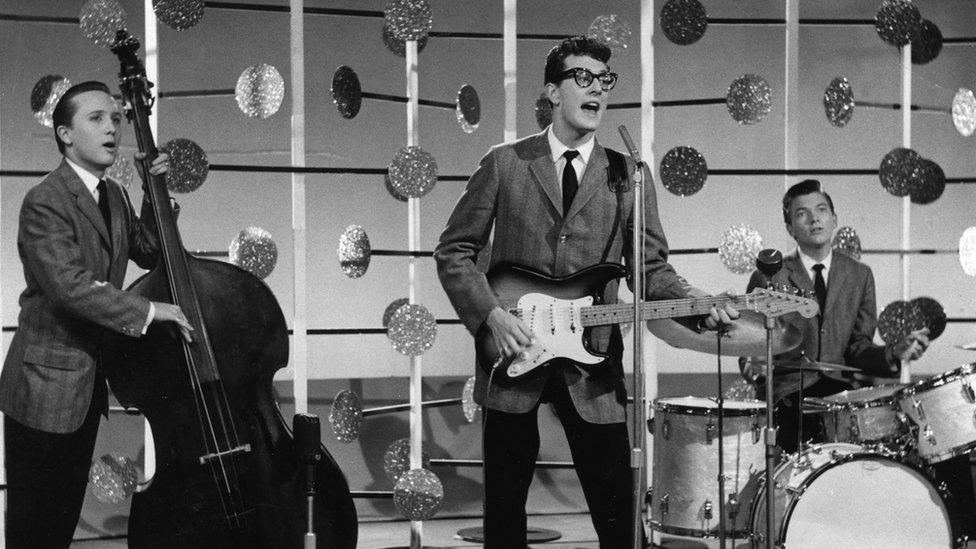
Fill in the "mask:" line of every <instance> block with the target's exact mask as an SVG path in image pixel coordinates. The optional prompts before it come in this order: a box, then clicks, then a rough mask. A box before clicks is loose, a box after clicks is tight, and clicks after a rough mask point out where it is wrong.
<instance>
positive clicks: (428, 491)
mask: <svg viewBox="0 0 976 549" xmlns="http://www.w3.org/2000/svg"><path fill="white" fill-rule="evenodd" d="M443 502H444V486H443V485H441V481H440V479H439V478H437V475H435V474H434V473H433V472H432V471H430V470H428V469H411V470H410V471H407V472H406V473H405V474H404V475H403V476H402V477H400V480H399V482H397V483H396V486H395V487H394V488H393V505H394V506H395V507H396V508H397V511H399V512H400V514H401V515H403V516H404V517H406V518H408V519H410V520H427V519H430V518H432V517H433V516H434V515H435V514H437V510H438V509H440V508H441V503H443Z"/></svg>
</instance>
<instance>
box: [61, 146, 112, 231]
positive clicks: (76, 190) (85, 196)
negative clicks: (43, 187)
mask: <svg viewBox="0 0 976 549" xmlns="http://www.w3.org/2000/svg"><path fill="white" fill-rule="evenodd" d="M58 173H59V175H60V176H61V179H62V181H64V185H65V187H66V188H67V189H68V192H70V193H71V194H73V195H74V196H75V204H76V205H77V206H78V209H79V210H81V213H82V215H84V216H85V217H86V218H88V221H90V222H91V224H92V225H94V226H95V230H96V231H98V235H99V236H101V237H102V240H103V241H105V244H106V245H107V246H109V247H110V248H111V246H112V237H111V236H110V235H109V234H108V229H107V228H106V227H105V220H104V219H102V212H101V211H100V210H99V209H98V203H97V202H95V197H93V196H92V195H91V193H90V192H88V187H86V186H85V184H84V182H82V180H81V178H80V177H78V174H77V173H75V171H74V169H72V168H71V166H69V165H68V162H67V161H65V160H62V161H61V165H60V166H58ZM111 194H112V193H109V196H110V197H111ZM110 204H111V202H110Z"/></svg>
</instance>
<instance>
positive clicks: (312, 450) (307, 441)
mask: <svg viewBox="0 0 976 549" xmlns="http://www.w3.org/2000/svg"><path fill="white" fill-rule="evenodd" d="M292 434H293V435H294V437H295V449H296V450H297V453H298V461H299V462H300V463H301V464H302V466H303V468H304V470H305V492H306V493H307V494H314V493H315V465H316V464H317V463H318V462H319V461H321V460H322V449H321V444H322V428H321V426H320V425H319V418H318V416H316V415H314V414H295V417H294V419H293V420H292Z"/></svg>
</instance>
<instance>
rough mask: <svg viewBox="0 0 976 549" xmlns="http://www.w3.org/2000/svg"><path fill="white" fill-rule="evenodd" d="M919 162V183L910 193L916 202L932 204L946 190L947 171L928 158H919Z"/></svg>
mask: <svg viewBox="0 0 976 549" xmlns="http://www.w3.org/2000/svg"><path fill="white" fill-rule="evenodd" d="M918 163H919V169H918V179H919V180H918V184H917V185H915V186H913V187H912V188H911V189H910V190H909V192H908V195H909V196H910V197H911V200H912V202H913V203H915V204H931V203H933V202H935V201H936V200H938V199H939V197H940V196H942V191H944V190H945V184H946V183H945V172H944V171H942V167H941V166H939V165H938V164H936V163H935V162H933V161H932V160H929V159H928V158H919V160H918Z"/></svg>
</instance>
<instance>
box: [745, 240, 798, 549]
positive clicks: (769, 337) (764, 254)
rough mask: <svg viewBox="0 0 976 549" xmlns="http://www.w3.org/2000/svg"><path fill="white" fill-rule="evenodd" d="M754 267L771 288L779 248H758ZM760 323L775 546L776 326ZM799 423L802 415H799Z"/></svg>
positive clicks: (769, 525) (766, 320)
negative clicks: (763, 334)
mask: <svg viewBox="0 0 976 549" xmlns="http://www.w3.org/2000/svg"><path fill="white" fill-rule="evenodd" d="M756 268H757V269H758V270H759V272H761V273H762V274H763V275H765V276H766V287H767V289H769V288H770V286H772V284H773V275H774V274H776V273H777V272H778V271H779V270H780V269H782V268H783V254H782V253H780V251H779V250H774V249H766V250H762V251H760V252H759V255H758V256H757V257H756ZM763 324H764V327H765V329H766V430H765V431H764V432H763V439H764V441H765V445H766V471H765V473H766V474H765V480H766V533H765V535H766V549H774V548H775V547H776V525H775V524H774V521H773V519H774V518H775V517H776V498H775V495H776V494H775V493H774V489H775V485H774V484H773V482H774V475H773V473H774V469H775V468H776V457H777V456H776V420H775V418H774V417H773V416H774V414H773V409H774V407H775V404H776V403H775V402H773V330H774V329H775V328H776V319H775V317H773V316H771V315H769V314H765V315H763ZM801 423H802V417H801Z"/></svg>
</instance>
